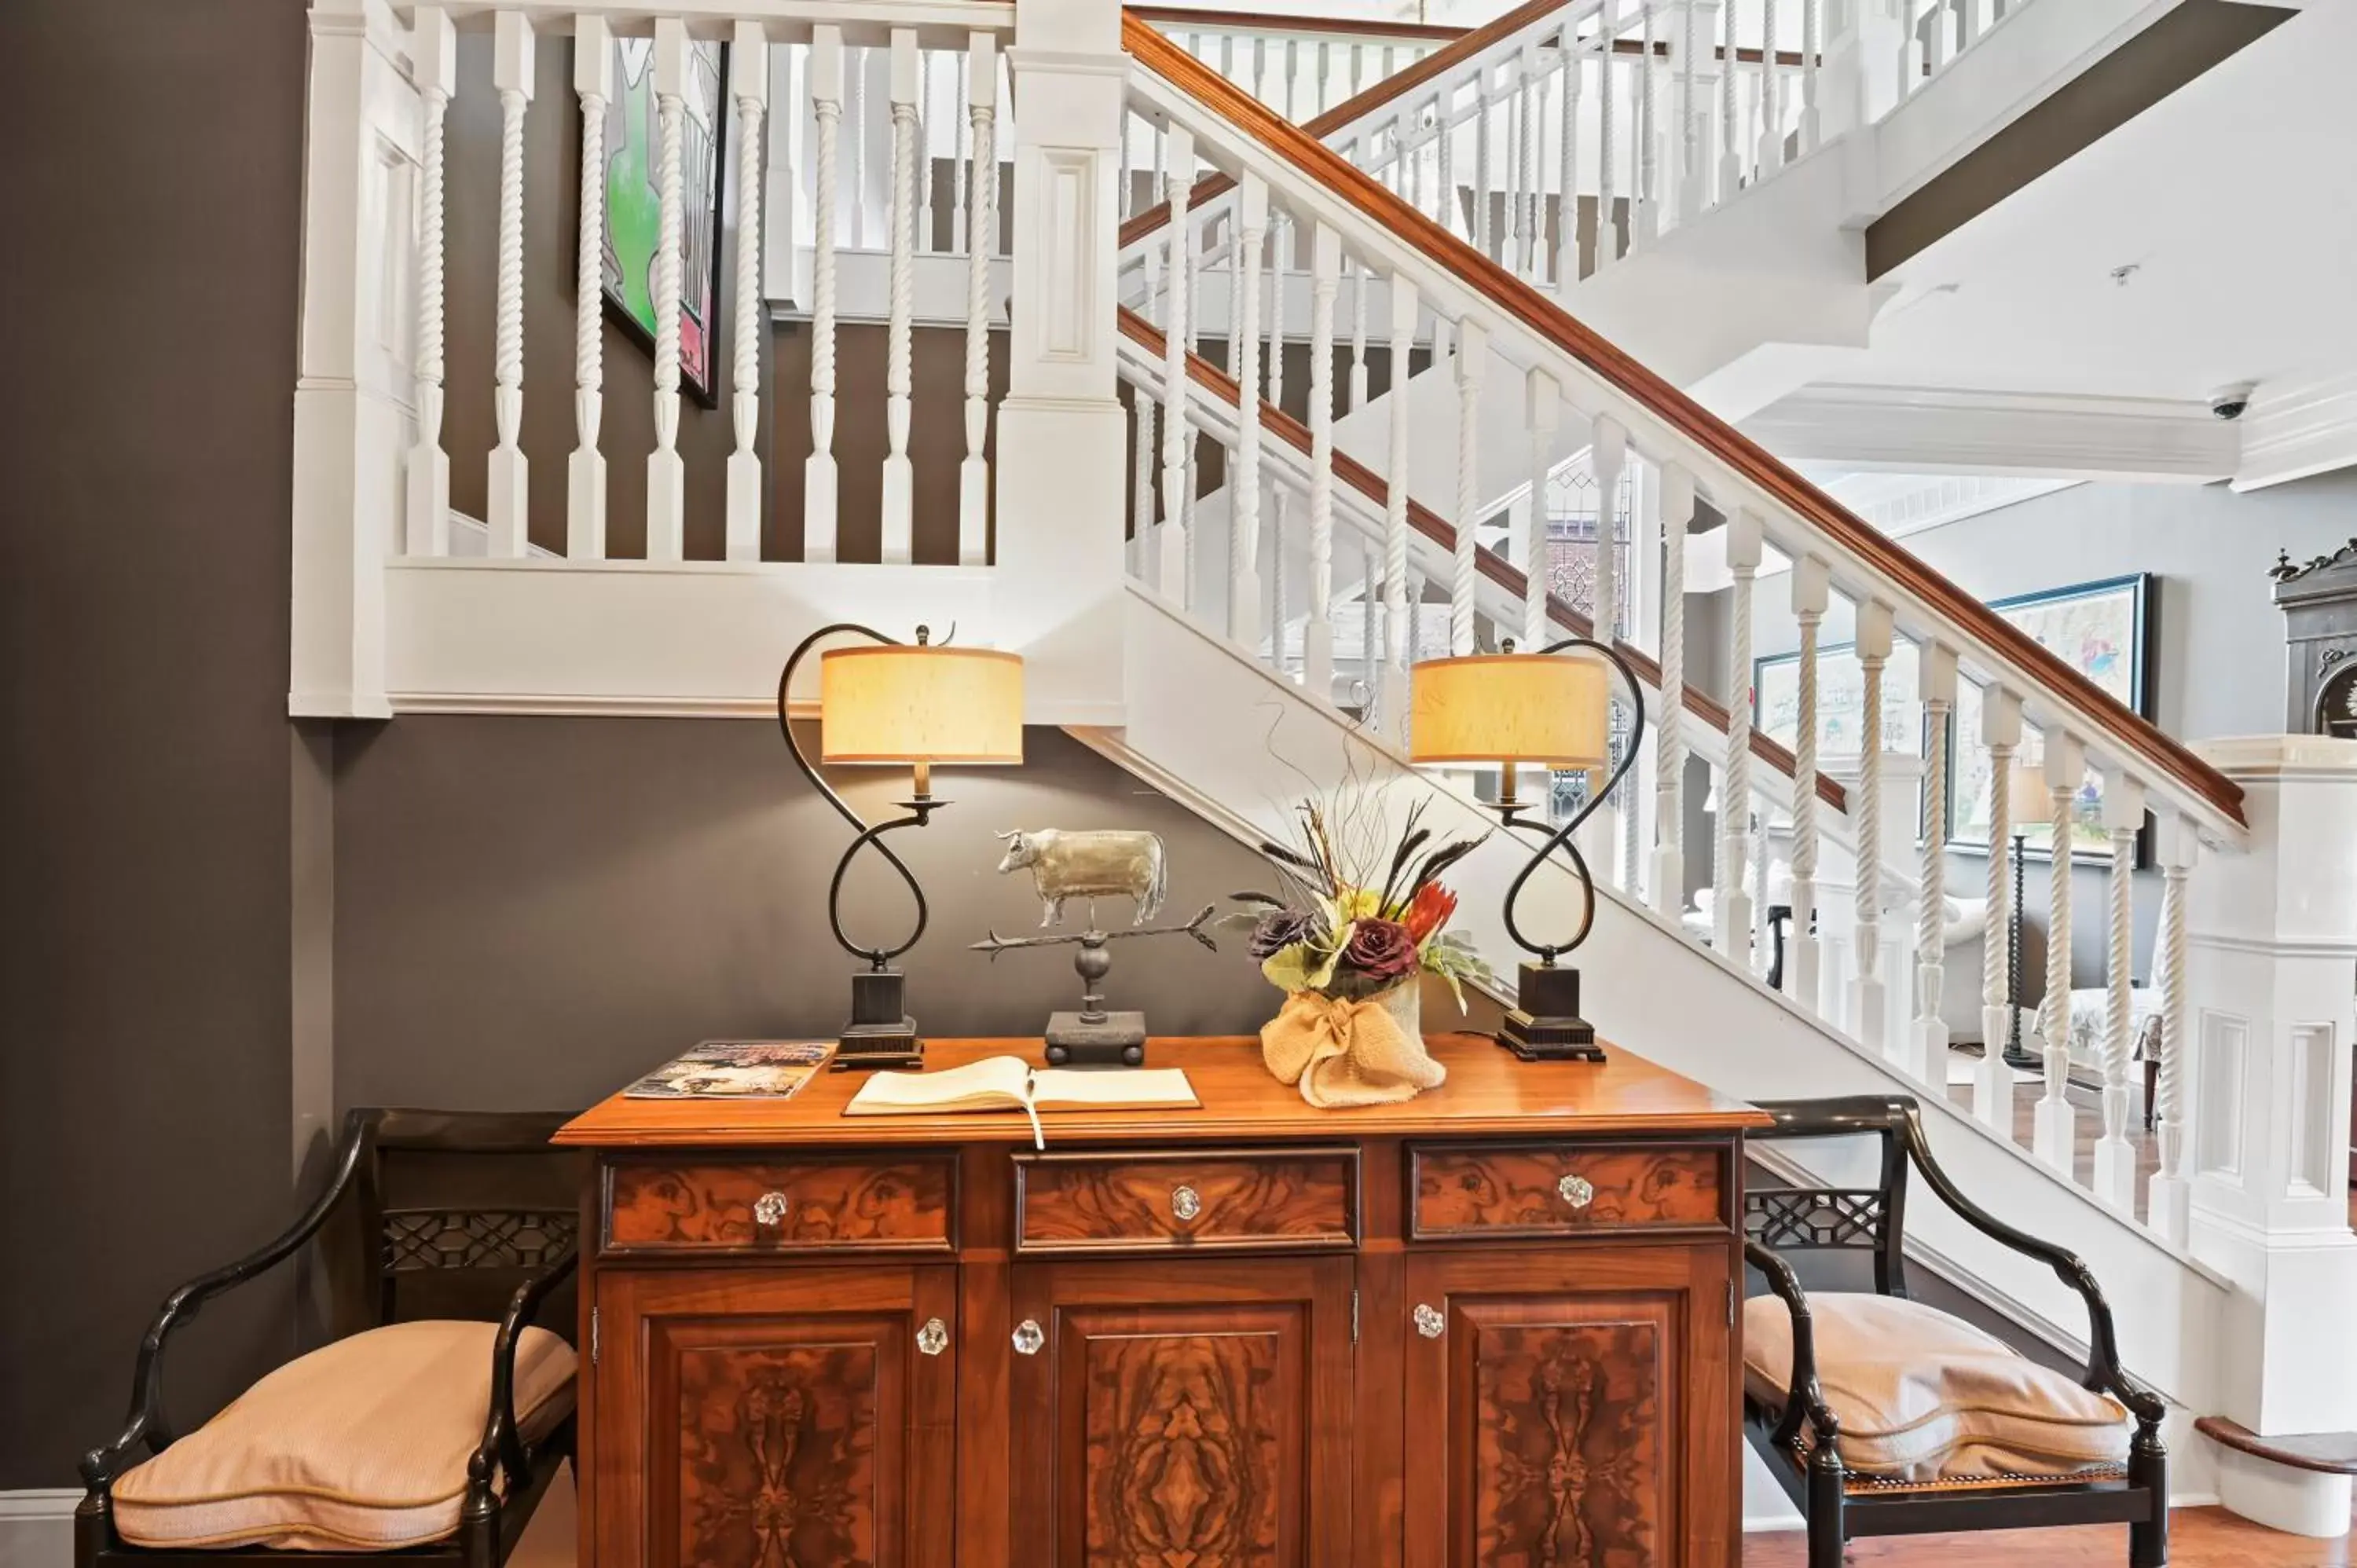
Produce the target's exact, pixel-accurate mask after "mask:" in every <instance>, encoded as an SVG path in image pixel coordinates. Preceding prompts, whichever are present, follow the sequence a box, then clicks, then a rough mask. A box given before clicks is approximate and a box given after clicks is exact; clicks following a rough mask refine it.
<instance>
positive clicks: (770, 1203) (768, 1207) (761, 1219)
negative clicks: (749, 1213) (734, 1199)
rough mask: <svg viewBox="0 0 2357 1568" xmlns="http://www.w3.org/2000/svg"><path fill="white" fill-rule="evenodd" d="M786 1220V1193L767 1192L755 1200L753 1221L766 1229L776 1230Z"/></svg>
mask: <svg viewBox="0 0 2357 1568" xmlns="http://www.w3.org/2000/svg"><path fill="white" fill-rule="evenodd" d="M785 1222H786V1195H785V1194H784V1193H782V1192H765V1193H763V1194H762V1195H761V1196H760V1197H757V1198H755V1199H754V1200H753V1223H754V1224H756V1225H758V1226H759V1227H760V1228H761V1229H762V1230H776V1229H777V1228H778V1227H779V1226H780V1225H783V1224H784V1223H785Z"/></svg>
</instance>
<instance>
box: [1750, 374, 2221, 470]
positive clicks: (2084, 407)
mask: <svg viewBox="0 0 2357 1568" xmlns="http://www.w3.org/2000/svg"><path fill="white" fill-rule="evenodd" d="M1742 429H1743V433H1744V434H1745V435H1749V436H1750V437H1752V438H1753V439H1754V440H1756V441H1759V442H1760V443H1761V444H1763V445H1764V446H1767V447H1768V448H1769V449H1770V451H1772V452H1774V453H1775V454H1776V455H1777V456H1780V457H1781V458H1783V459H1784V460H1785V461H1787V462H1827V463H1840V464H1843V465H1846V466H1847V467H1854V468H1888V469H1893V470H1897V471H1900V472H1904V473H1919V474H1988V475H2001V476H2005V477H2008V478H2044V479H2115V480H2124V481H2129V482H2145V483H2149V482H2153V481H2161V482H2176V483H2195V484H2206V483H2209V482H2210V481H2212V480H2215V479H2223V478H2229V477H2231V476H2233V473H2234V472H2235V470H2236V468H2237V467H2238V466H2239V465H2240V463H2241V461H2242V437H2241V434H2240V432H2239V431H2238V430H2237V428H2236V427H2235V426H2233V425H2232V424H2222V423H2221V422H2220V421H2218V420H2217V419H2215V418H2213V417H2212V415H2211V413H2210V410H2209V407H2208V405H2207V404H2205V403H2199V402H2193V401H2190V400H2189V401H2178V400H2174V399H2163V398H2113V397H2083V396H2076V395H2071V394H2064V393H2054V392H1979V391H1970V390H1957V389H1950V388H1942V387H1886V386H1859V385H1847V384H1842V383H1832V382H1828V383H1822V384H1819V385H1816V386H1812V387H1806V388H1803V390H1802V391H1800V392H1794V393H1792V395H1791V396H1789V397H1786V398H1783V399H1781V401H1779V402H1777V403H1772V404H1770V406H1768V407H1767V408H1764V409H1762V410H1760V412H1759V413H1755V414H1753V415H1752V416H1751V417H1750V418H1749V419H1747V420H1745V421H1744V422H1743V424H1742Z"/></svg>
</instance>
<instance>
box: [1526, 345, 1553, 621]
mask: <svg viewBox="0 0 2357 1568" xmlns="http://www.w3.org/2000/svg"><path fill="white" fill-rule="evenodd" d="M1524 390H1525V392H1526V394H1527V398H1526V403H1525V406H1524V413H1523V423H1524V428H1526V429H1527V430H1529V432H1530V436H1531V499H1530V504H1529V505H1528V506H1527V507H1525V508H1524V509H1523V649H1524V650H1526V651H1529V652H1533V653H1535V652H1537V651H1538V650H1540V649H1542V648H1544V647H1545V646H1546V645H1547V643H1548V641H1549V640H1550V639H1549V638H1548V636H1547V484H1548V480H1549V478H1550V477H1551V476H1552V474H1553V472H1554V469H1555V429H1556V427H1557V425H1558V424H1560V422H1561V420H1562V418H1563V388H1562V387H1561V386H1560V385H1559V384H1558V383H1557V382H1556V381H1555V378H1554V377H1553V376H1551V375H1549V374H1547V373H1546V372H1545V371H1542V370H1539V369H1537V368H1535V367H1534V368H1533V369H1532V371H1531V372H1530V374H1529V376H1528V377H1527V378H1526V380H1525V381H1524Z"/></svg>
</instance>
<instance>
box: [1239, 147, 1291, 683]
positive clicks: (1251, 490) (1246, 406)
mask: <svg viewBox="0 0 2357 1568" xmlns="http://www.w3.org/2000/svg"><path fill="white" fill-rule="evenodd" d="M1231 211H1232V215H1233V223H1234V227H1233V228H1232V229H1231V231H1230V233H1231V235H1232V244H1231V246H1230V252H1231V255H1232V261H1233V272H1232V275H1233V277H1234V279H1235V286H1234V287H1233V289H1232V291H1231V292H1230V295H1229V297H1228V309H1229V320H1228V341H1229V343H1231V344H1232V345H1233V347H1234V362H1233V363H1232V365H1230V366H1229V369H1230V370H1232V371H1234V372H1235V378H1236V386H1237V393H1236V466H1235V474H1234V477H1233V479H1232V482H1231V483H1230V484H1229V486H1228V636H1229V638H1230V639H1232V640H1233V641H1235V642H1237V643H1239V644H1241V645H1242V646H1243V649H1244V651H1245V652H1246V653H1247V654H1248V655H1254V656H1256V655H1257V654H1258V652H1259V650H1260V596H1261V582H1260V492H1261V482H1260V444H1261V424H1260V409H1261V398H1260V252H1261V244H1262V242H1264V241H1265V239H1266V238H1267V233H1268V185H1267V182H1266V181H1265V180H1263V179H1262V178H1261V177H1259V176H1258V175H1256V174H1253V173H1251V172H1249V171H1247V172H1246V173H1245V175H1244V177H1243V182H1242V184H1241V185H1240V187H1239V188H1238V189H1237V191H1236V194H1235V198H1234V201H1233V205H1232V208H1231ZM1283 285H1284V280H1283V279H1282V278H1280V279H1279V280H1278V286H1279V287H1282V286H1283ZM1275 630H1276V634H1277V636H1278V637H1279V639H1282V638H1283V636H1284V628H1283V626H1282V625H1279V626H1277V627H1276V628H1275ZM1280 651H1281V650H1280ZM1277 662H1278V663H1279V664H1280V665H1282V664H1283V662H1284V661H1283V660H1282V659H1279V660H1278V661H1277Z"/></svg>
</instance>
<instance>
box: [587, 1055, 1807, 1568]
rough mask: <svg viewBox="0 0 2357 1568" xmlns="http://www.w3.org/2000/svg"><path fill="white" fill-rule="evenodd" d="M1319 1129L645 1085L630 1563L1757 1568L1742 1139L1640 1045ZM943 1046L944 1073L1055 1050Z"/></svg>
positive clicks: (638, 1121)
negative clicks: (654, 1096) (1749, 1447)
mask: <svg viewBox="0 0 2357 1568" xmlns="http://www.w3.org/2000/svg"><path fill="white" fill-rule="evenodd" d="M1431 1045H1432V1047H1433V1052H1434V1054H1435V1056H1436V1057H1437V1058H1438V1059H1439V1060H1440V1061H1442V1062H1443V1063H1445V1064H1446V1065H1447V1067H1448V1083H1447V1084H1446V1085H1445V1086H1443V1087H1442V1088H1441V1089H1439V1090H1434V1091H1432V1092H1430V1093H1427V1094H1426V1095H1423V1096H1421V1097H1419V1098H1418V1099H1415V1100H1414V1101H1409V1102H1408V1103H1406V1104H1405V1105H1398V1106H1387V1107H1370V1108H1365V1109H1361V1110H1354V1111H1345V1112H1320V1111H1315V1110H1312V1109H1310V1108H1309V1107H1308V1106H1307V1105H1305V1104H1303V1103H1302V1101H1301V1100H1300V1098H1299V1096H1298V1095H1297V1094H1296V1093H1295V1092H1294V1091H1293V1090H1289V1089H1286V1087H1284V1086H1283V1085H1281V1084H1279V1083H1277V1082H1276V1081H1275V1079H1272V1078H1270V1077H1269V1076H1268V1074H1267V1073H1266V1071H1265V1069H1263V1068H1262V1067H1261V1065H1260V1046H1259V1042H1258V1041H1257V1040H1254V1039H1162V1040H1156V1041H1153V1042H1151V1044H1150V1046H1149V1047H1148V1049H1149V1057H1148V1059H1149V1061H1150V1062H1151V1063H1152V1064H1153V1065H1156V1066H1179V1067H1184V1068H1185V1069H1187V1071H1188V1075H1189V1078H1190V1079H1192V1080H1193V1082H1194V1085H1195V1090H1196V1093H1197V1094H1198V1096H1199V1097H1200V1099H1201V1100H1202V1101H1203V1104H1202V1108H1201V1109H1200V1110H1196V1111H1181V1112H1168V1111H1166V1112H1097V1113H1086V1114H1065V1113H1057V1112H1049V1113H1048V1114H1047V1116H1046V1118H1045V1120H1046V1122H1047V1127H1048V1143H1049V1147H1048V1149H1047V1151H1046V1152H1045V1153H1039V1152H1035V1151H1034V1150H1033V1148H1032V1147H1031V1139H1030V1128H1029V1124H1028V1122H1027V1121H1026V1120H1025V1118H1024V1117H1022V1116H1021V1115H1020V1114H1007V1115H995V1114H969V1115H954V1116H927V1117H857V1118H846V1117H845V1116H844V1115H842V1113H841V1112H842V1109H843V1105H844V1102H845V1101H846V1100H847V1099H848V1098H849V1097H850V1095H851V1093H852V1091H853V1090H854V1089H855V1088H856V1085H857V1082H858V1079H856V1078H855V1077H853V1076H852V1075H848V1074H828V1075H823V1076H822V1077H820V1078H819V1079H815V1080H813V1082H812V1083H811V1084H810V1085H809V1086H808V1087H806V1088H805V1089H804V1090H803V1091H802V1093H801V1094H800V1095H798V1096H797V1097H795V1098H794V1099H792V1100H791V1101H782V1102H776V1103H763V1102H758V1101H734V1102H731V1101H628V1100H623V1099H620V1098H619V1097H617V1098H615V1099H612V1100H608V1101H606V1102H605V1103H603V1104H601V1105H599V1106H597V1107H596V1108H594V1109H593V1110H591V1111H589V1112H587V1113H585V1114H584V1115H582V1116H581V1117H580V1118H578V1119H577V1120H576V1121H575V1122H572V1123H571V1124H570V1125H568V1126H567V1127H566V1128H565V1130H564V1131H563V1132H562V1133H560V1134H559V1135H558V1141H559V1142H560V1143H564V1144H573V1145H577V1146H580V1147H585V1148H588V1149H592V1150H594V1151H596V1153H597V1160H596V1162H595V1167H594V1175H593V1176H592V1179H591V1183H590V1189H589V1191H588V1193H587V1196H586V1197H585V1206H586V1207H585V1214H584V1228H583V1235H584V1236H585V1237H587V1238H589V1239H590V1240H589V1243H588V1245H587V1248H586V1249H585V1251H586V1256H585V1273H586V1278H585V1283H584V1288H583V1290H582V1292H581V1300H582V1311H583V1314H584V1321H583V1324H582V1334H583V1337H582V1341H581V1342H582V1344H584V1345H585V1346H587V1347H588V1348H589V1360H590V1363H591V1364H590V1365H589V1366H588V1367H587V1368H586V1369H585V1372H586V1374H587V1375H586V1377H585V1379H584V1382H583V1386H582V1405H581V1420H582V1425H581V1432H582V1443H583V1448H582V1457H583V1463H582V1465H581V1467H580V1481H581V1494H582V1509H583V1528H582V1530H581V1553H582V1562H583V1563H584V1564H585V1565H589V1564H594V1565H595V1568H783V1565H787V1564H791V1565H794V1568H855V1565H859V1568H866V1565H873V1568H949V1565H950V1564H952V1563H955V1564H957V1565H958V1568H1147V1565H1151V1568H1177V1565H1186V1568H1297V1565H1298V1568H1309V1565H1315V1568H1391V1565H1403V1564H1405V1565H1414V1568H1444V1565H1445V1568H1476V1565H1477V1564H1478V1565H1481V1568H1731V1565H1732V1564H1733V1563H1735V1562H1736V1561H1737V1555H1738V1541H1739V1537H1738V1530H1739V1516H1740V1511H1741V1494H1742V1477H1741V1468H1740V1460H1739V1456H1738V1443H1739V1441H1740V1438H1739V1430H1738V1429H1739V1402H1740V1397H1741V1389H1740V1382H1739V1377H1738V1371H1737V1369H1738V1367H1739V1366H1740V1358H1739V1356H1738V1348H1739V1347H1738V1329H1737V1327H1736V1322H1737V1306H1738V1299H1737V1298H1738V1296H1739V1294H1740V1288H1741V1278H1742V1275H1741V1243H1740V1240H1739V1239H1738V1226H1737V1223H1736V1221H1737V1217H1738V1215H1739V1214H1740V1212H1741V1193H1740V1186H1741V1181H1742V1170H1743V1162H1742V1138H1743V1133H1744V1130H1745V1129H1746V1128H1749V1127H1753V1126H1760V1125H1764V1124H1765V1118H1763V1117H1761V1116H1760V1115H1759V1114H1758V1113H1757V1112H1753V1111H1751V1110H1749V1108H1747V1107H1745V1106H1743V1105H1740V1104H1738V1103H1737V1102H1735V1101H1729V1100H1727V1099H1725V1098H1722V1097H1720V1096H1718V1095H1717V1094H1714V1093H1712V1092H1711V1091H1710V1090H1706V1089H1704V1088H1702V1087H1700V1086H1698V1085H1696V1084H1694V1083H1692V1082H1689V1081H1687V1080H1686V1079H1681V1078H1678V1077H1676V1076H1675V1075H1674V1074H1672V1073H1669V1072H1666V1071H1663V1069H1659V1068H1657V1067H1654V1066H1653V1065H1652V1064H1651V1063H1648V1062H1645V1061H1642V1060H1641V1059H1639V1058H1634V1057H1631V1056H1630V1055H1629V1054H1627V1053H1626V1052H1623V1051H1619V1050H1614V1051H1613V1052H1612V1058H1611V1060H1610V1061H1609V1062H1608V1063H1606V1064H1604V1065H1602V1066H1594V1065H1587V1064H1578V1063H1547V1064H1523V1063H1520V1062H1517V1061H1515V1060H1514V1059H1513V1058H1511V1057H1509V1056H1508V1055H1506V1053H1504V1052H1503V1051H1501V1050H1500V1049H1498V1047H1495V1046H1493V1045H1491V1043H1490V1042H1489V1041H1488V1040H1486V1039H1483V1038H1480V1037H1477V1036H1436V1037H1434V1038H1433V1039H1432V1041H1431ZM997 1054H1017V1055H1023V1056H1027V1057H1028V1058H1030V1059H1032V1060H1034V1061H1035V1062H1036V1061H1038V1060H1039V1042H1037V1041H1036V1040H951V1041H943V1040H935V1041H933V1042H931V1045H930V1047H928V1052H927V1060H928V1062H929V1063H930V1064H931V1065H932V1066H934V1067H949V1066H954V1065H957V1064H959V1063H961V1062H965V1061H970V1060H973V1059H974V1058H978V1057H983V1056H990V1055H997Z"/></svg>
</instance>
